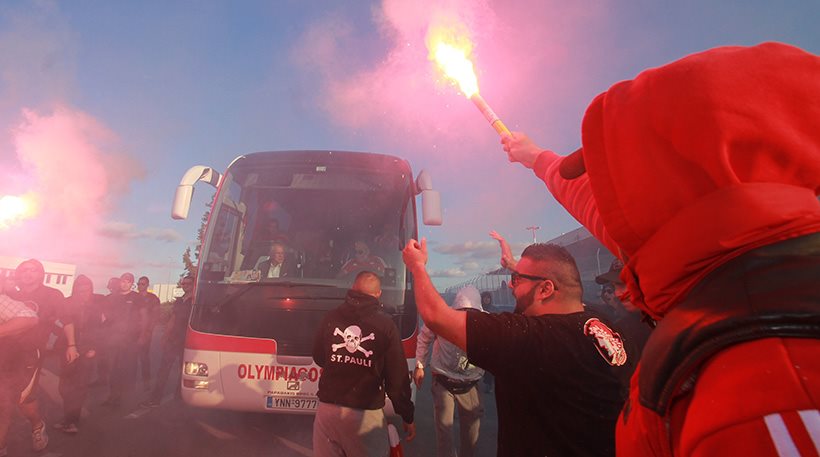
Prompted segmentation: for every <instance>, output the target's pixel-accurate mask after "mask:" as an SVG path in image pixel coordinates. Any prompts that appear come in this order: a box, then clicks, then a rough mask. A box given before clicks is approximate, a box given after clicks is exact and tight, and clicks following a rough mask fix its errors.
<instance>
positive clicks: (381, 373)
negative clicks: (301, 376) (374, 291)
mask: <svg viewBox="0 0 820 457" xmlns="http://www.w3.org/2000/svg"><path fill="white" fill-rule="evenodd" d="M313 360H315V361H316V364H317V365H319V366H320V367H322V368H323V370H322V377H321V379H319V400H320V401H322V402H324V403H333V404H336V405H339V406H346V407H349V408H356V409H381V408H383V407H384V395H385V393H386V394H387V396H388V397H390V400H391V401H392V402H393V408H394V409H395V410H396V413H398V414H399V415H400V416H401V417H402V419H403V420H404V422H405V423H408V424H411V423H413V411H414V407H413V402H412V400H411V399H410V376H409V374H408V369H407V359H406V358H405V356H404V350H403V349H402V345H401V338H400V337H399V330H398V328H396V324H395V323H393V320H392V319H391V318H390V316H388V315H387V314H386V313H384V312H382V311H381V304H380V303H379V300H378V299H377V298H375V297H373V296H370V295H367V294H363V293H361V292H359V291H356V290H349V291H348V292H347V297H346V298H345V301H344V303H342V304H341V305H339V307H338V308H336V309H334V310H332V311H330V312H328V313H327V315H326V316H325V318H324V319H323V320H322V323H321V325H320V326H319V329H318V331H317V332H316V338H315V340H314V343H313Z"/></svg>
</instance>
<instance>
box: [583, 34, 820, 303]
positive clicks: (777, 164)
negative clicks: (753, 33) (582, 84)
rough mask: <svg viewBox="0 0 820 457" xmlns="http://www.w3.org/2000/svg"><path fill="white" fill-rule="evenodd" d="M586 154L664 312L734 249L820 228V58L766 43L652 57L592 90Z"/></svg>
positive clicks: (641, 276) (643, 288)
mask: <svg viewBox="0 0 820 457" xmlns="http://www.w3.org/2000/svg"><path fill="white" fill-rule="evenodd" d="M583 154H584V161H585V163H586V168H587V172H588V173H589V180H590V185H591V186H592V192H593V194H594V196H595V201H596V203H597V206H598V210H599V212H600V217H601V220H602V221H603V224H604V226H605V227H606V230H607V232H608V233H609V235H610V236H611V237H612V239H613V240H614V241H615V242H616V243H617V244H618V246H619V247H620V249H621V256H622V258H623V259H624V260H625V262H626V268H624V270H623V273H622V275H621V277H622V278H623V279H624V281H625V282H626V283H627V284H628V285H629V289H630V292H631V295H632V297H633V299H634V300H635V302H636V304H639V305H640V306H642V307H643V308H644V310H645V311H647V312H648V313H649V314H651V315H653V316H654V317H656V318H658V317H662V316H663V315H664V313H665V312H666V311H667V310H668V309H669V308H670V307H672V306H674V305H675V304H676V303H678V302H679V301H680V300H681V299H682V298H683V297H684V296H685V294H686V293H687V292H688V291H689V290H690V289H691V288H692V287H693V286H694V285H695V284H697V282H698V281H700V280H701V279H702V278H703V277H704V276H705V275H706V274H708V273H709V272H711V271H712V270H714V269H715V268H717V267H718V266H720V265H721V264H723V263H725V262H726V261H727V260H729V259H731V258H733V257H736V256H738V255H740V254H742V253H743V252H746V251H748V250H751V249H754V248H756V247H759V246H764V245H767V244H771V243H773V242H776V241H779V240H783V239H788V238H792V237H796V236H800V235H803V234H806V233H812V232H817V231H820V203H818V200H817V194H818V192H819V191H820V58H818V56H815V55H812V54H808V53H806V52H804V51H802V50H800V49H797V48H795V47H791V46H787V45H783V44H777V43H765V44H761V45H759V46H755V47H722V48H716V49H712V50H709V51H706V52H703V53H699V54H694V55H691V56H688V57H686V58H683V59H681V60H679V61H676V62H673V63H671V64H669V65H665V66H663V67H660V68H656V69H651V70H647V71H644V72H643V73H641V74H640V75H638V77H636V78H635V79H634V80H632V81H624V82H620V83H618V84H615V85H614V86H612V87H611V88H610V89H609V90H608V91H606V92H605V93H603V94H601V95H599V96H598V97H597V98H595V100H593V102H592V103H591V104H590V106H589V108H588V110H587V112H586V115H585V117H584V122H583ZM641 302H643V303H641Z"/></svg>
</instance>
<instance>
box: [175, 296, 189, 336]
mask: <svg viewBox="0 0 820 457" xmlns="http://www.w3.org/2000/svg"><path fill="white" fill-rule="evenodd" d="M192 307H193V297H192V296H188V297H179V298H177V299H176V300H174V308H173V311H172V313H173V315H174V321H173V323H172V325H173V327H172V328H171V329H170V339H171V342H173V343H177V344H179V343H183V342H184V341H185V334H186V333H187V332H188V320H189V319H190V318H191V308H192Z"/></svg>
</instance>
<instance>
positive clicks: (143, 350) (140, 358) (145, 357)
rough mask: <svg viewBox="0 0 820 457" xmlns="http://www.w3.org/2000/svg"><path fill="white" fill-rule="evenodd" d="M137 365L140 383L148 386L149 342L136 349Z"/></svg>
mask: <svg viewBox="0 0 820 457" xmlns="http://www.w3.org/2000/svg"><path fill="white" fill-rule="evenodd" d="M137 364H138V365H139V370H140V374H141V375H142V382H143V384H144V385H146V386H147V385H148V384H149V383H150V382H151V340H150V339H149V340H148V341H147V342H146V343H145V344H144V345H142V346H139V347H137Z"/></svg>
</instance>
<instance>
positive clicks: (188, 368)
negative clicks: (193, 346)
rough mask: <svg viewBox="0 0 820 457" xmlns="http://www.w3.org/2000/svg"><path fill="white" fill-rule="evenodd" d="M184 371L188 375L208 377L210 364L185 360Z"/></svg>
mask: <svg viewBox="0 0 820 457" xmlns="http://www.w3.org/2000/svg"><path fill="white" fill-rule="evenodd" d="M182 372H183V373H185V374H187V375H188V376H202V377H208V365H206V364H204V363H199V362H185V365H184V366H183V371H182Z"/></svg>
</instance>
